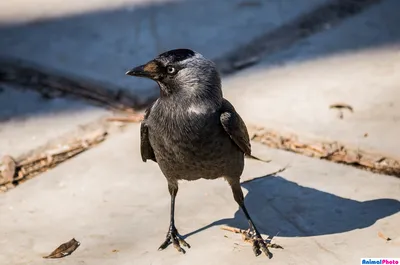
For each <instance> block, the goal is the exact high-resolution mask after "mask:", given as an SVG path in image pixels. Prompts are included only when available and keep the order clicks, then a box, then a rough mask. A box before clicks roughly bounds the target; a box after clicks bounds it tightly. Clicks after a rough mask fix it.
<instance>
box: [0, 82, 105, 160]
mask: <svg viewBox="0 0 400 265" xmlns="http://www.w3.org/2000/svg"><path fill="white" fill-rule="evenodd" d="M1 88H2V90H1V91H0V105H1V107H0V146H1V148H0V157H1V156H3V155H6V154H8V155H12V156H14V157H18V156H20V155H23V154H24V153H26V152H28V151H31V150H33V149H35V148H38V147H40V146H43V145H45V144H46V143H47V142H49V140H52V139H56V138H58V137H60V136H63V135H65V134H67V133H69V132H70V131H73V130H75V129H76V128H78V127H79V126H80V125H85V124H87V123H90V122H92V121H95V120H97V119H100V118H102V117H104V116H106V115H110V114H109V113H108V112H107V111H106V110H104V109H102V108H97V107H93V106H90V105H87V104H86V103H83V102H78V101H73V100H68V99H62V98H54V99H45V98H43V97H42V96H41V95H39V94H38V93H36V92H33V91H30V90H25V91H24V90H21V89H15V88H14V87H11V86H9V85H8V86H1Z"/></svg>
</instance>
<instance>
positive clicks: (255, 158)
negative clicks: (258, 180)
mask: <svg viewBox="0 0 400 265" xmlns="http://www.w3.org/2000/svg"><path fill="white" fill-rule="evenodd" d="M246 157H247V158H251V159H254V160H258V161H261V162H264V163H269V162H271V160H265V159H261V158H258V157H256V156H253V155H246Z"/></svg>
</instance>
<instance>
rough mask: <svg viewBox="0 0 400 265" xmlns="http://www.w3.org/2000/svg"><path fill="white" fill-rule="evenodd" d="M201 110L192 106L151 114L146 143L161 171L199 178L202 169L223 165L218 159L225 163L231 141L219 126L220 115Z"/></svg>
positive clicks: (213, 168) (211, 168)
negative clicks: (189, 173) (187, 174)
mask: <svg viewBox="0 0 400 265" xmlns="http://www.w3.org/2000/svg"><path fill="white" fill-rule="evenodd" d="M191 107H192V108H191ZM201 111H202V110H201V109H200V108H195V107H194V106H189V107H188V108H186V109H175V110H173V111H170V112H166V111H165V110H164V111H163V112H161V110H158V109H155V110H154V111H152V114H151V116H150V117H149V140H150V143H151V145H152V147H153V149H154V153H155V155H156V158H157V161H158V163H159V165H160V167H161V168H162V169H163V171H174V174H177V175H180V174H182V175H183V174H185V172H187V171H188V170H190V171H191V172H192V173H191V174H192V176H193V177H195V175H196V172H197V175H198V177H203V176H202V175H203V174H204V173H205V171H204V170H209V171H210V170H218V166H223V165H224V164H225V163H224V161H222V160H226V158H227V155H226V153H227V152H229V151H230V150H229V149H230V148H232V141H231V140H230V138H229V136H228V135H227V134H226V133H225V131H224V129H223V127H222V125H221V123H220V114H219V113H218V112H216V111H209V112H201ZM207 174H208V175H212V172H207Z"/></svg>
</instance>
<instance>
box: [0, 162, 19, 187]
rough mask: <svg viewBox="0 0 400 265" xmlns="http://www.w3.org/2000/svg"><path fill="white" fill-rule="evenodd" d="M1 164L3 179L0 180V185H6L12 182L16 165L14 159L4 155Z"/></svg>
mask: <svg viewBox="0 0 400 265" xmlns="http://www.w3.org/2000/svg"><path fill="white" fill-rule="evenodd" d="M1 164H2V165H3V166H2V167H3V168H2V170H1V173H2V175H3V179H2V178H0V184H7V183H10V182H12V181H13V179H14V175H15V169H16V163H15V161H14V159H13V158H12V157H11V156H9V155H5V156H3V158H2V159H1Z"/></svg>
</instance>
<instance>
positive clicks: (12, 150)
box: [0, 0, 400, 265]
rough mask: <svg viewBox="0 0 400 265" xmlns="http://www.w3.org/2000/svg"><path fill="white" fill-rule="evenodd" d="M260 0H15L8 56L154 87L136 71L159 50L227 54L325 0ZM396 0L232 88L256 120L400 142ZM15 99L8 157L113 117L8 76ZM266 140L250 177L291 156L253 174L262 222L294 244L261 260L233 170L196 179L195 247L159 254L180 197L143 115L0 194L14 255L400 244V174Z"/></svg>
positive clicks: (308, 253)
mask: <svg viewBox="0 0 400 265" xmlns="http://www.w3.org/2000/svg"><path fill="white" fill-rule="evenodd" d="M245 2H246V1H220V2H219V1H218V2H216V1H199V0H197V1H195V0H192V1H169V2H167V1H151V3H150V4H149V1H147V2H146V3H147V4H143V3H144V1H140V0H137V1H134V0H118V1H114V2H113V3H112V4H110V3H109V1H108V2H107V3H106V1H104V0H99V1H86V2H79V3H78V1H76V3H75V1H74V3H71V2H68V4H66V3H65V1H58V0H57V1H53V2H49V1H48V0H40V4H37V5H34V6H33V5H32V1H25V0H18V1H16V2H13V3H15V5H17V4H18V5H20V4H25V3H26V4H27V5H28V6H26V7H29V8H24V9H22V8H16V7H15V5H14V4H11V3H8V2H7V3H1V4H0V15H1V16H0V17H1V18H2V20H1V21H2V23H3V24H2V25H1V28H0V34H1V35H2V36H4V37H3V38H0V53H1V55H8V56H15V57H19V58H22V59H25V60H28V61H34V62H36V63H38V64H41V65H44V66H46V67H50V68H54V69H57V70H61V71H63V72H64V73H72V74H75V75H79V76H83V77H89V78H91V79H96V80H99V81H107V82H110V83H113V84H116V85H119V86H121V85H122V86H125V87H128V88H129V89H131V91H132V92H137V93H141V95H143V96H144V97H146V96H148V95H149V94H151V93H154V91H153V90H152V87H153V86H154V84H152V83H150V82H147V83H146V82H144V81H141V80H140V79H133V78H128V77H127V78H125V77H124V76H123V73H124V71H125V70H126V68H129V67H130V66H132V65H136V64H137V63H142V62H143V61H146V60H148V59H150V58H151V57H153V56H154V55H155V54H156V53H157V52H158V51H159V50H161V49H167V48H172V47H174V48H175V47H176V46H187V47H192V48H193V49H197V50H199V51H201V52H202V53H204V54H205V55H206V56H208V57H211V58H214V57H218V56H220V55H222V53H224V52H226V51H227V50H230V49H233V48H235V47H238V46H240V45H241V44H243V43H246V42H247V41H249V38H250V39H251V38H252V37H254V36H257V35H259V34H260V33H265V31H268V30H272V29H273V28H275V27H277V26H280V25H282V24H284V23H285V22H286V21H288V20H290V19H291V18H293V17H296V16H297V15H298V14H300V13H302V12H305V11H307V10H309V9H311V8H312V7H314V6H316V5H319V4H321V3H323V2H326V1H322V0H315V1H314V0H313V1H301V2H302V4H299V2H300V1H296V3H297V4H296V5H293V3H294V1H293V0H292V1H289V0H287V1H265V2H262V1H252V2H249V1H247V2H246V3H247V4H246V3H245ZM243 3H245V4H243ZM249 3H250V4H249ZM29 5H32V6H29ZM54 5H55V6H57V8H54ZM42 7H43V8H42ZM238 7H240V8H238ZM283 9H284V10H286V11H285V12H279V11H278V10H283ZM187 10H190V11H191V12H183V11H187ZM193 10H195V11H193ZM397 10H398V5H396V1H395V0H384V1H382V2H381V4H378V5H375V6H372V7H371V8H369V9H368V10H366V11H365V12H363V13H361V14H359V15H357V16H355V17H353V18H350V19H348V20H346V21H343V22H342V23H341V24H340V25H339V26H337V27H335V28H332V29H330V30H325V31H324V32H321V33H319V34H316V35H314V36H312V37H310V38H308V39H306V40H303V41H301V42H298V44H296V45H294V46H293V47H292V48H290V49H288V50H285V51H282V52H278V53H276V54H274V55H273V56H272V57H268V58H263V60H262V62H261V63H260V64H258V65H256V66H254V67H252V68H249V69H247V70H245V71H242V72H239V73H237V74H235V75H233V76H230V77H227V78H224V80H223V83H224V92H225V95H226V97H227V98H229V99H230V100H231V101H232V102H233V103H234V105H235V106H236V107H237V109H238V110H239V112H240V113H241V115H242V116H243V117H244V118H245V121H246V122H247V123H248V124H257V125H260V126H264V127H269V128H275V129H279V130H281V131H284V130H289V131H296V133H298V134H311V135H314V136H317V137H326V138H329V139H334V140H340V141H345V142H349V143H350V144H354V145H358V146H359V147H362V148H364V147H365V148H373V149H375V150H378V151H382V152H388V153H391V154H394V155H397V154H398V150H397V148H396V144H397V140H398V139H397V138H398V137H397V135H398V124H397V123H398V122H397V118H398V117H397V116H396V115H397V112H396V111H398V110H399V106H400V103H399V98H398V96H397V95H398V94H397V90H396V89H395V88H396V87H397V86H396V85H397V82H398V81H399V80H398V75H397V74H396V69H398V68H399V65H398V63H397V61H396V58H397V57H396V56H398V46H396V43H397V38H398V37H399V36H400V34H399V31H398V27H397V25H398V17H397V13H398V12H396V11H397ZM138 21H139V22H140V23H139V22H138ZM127 25H128V26H127ZM138 25H139V26H138ZM154 25H157V28H156V31H154V27H155V26H154ZM248 25H251V27H247V26H248ZM195 26H196V32H194V31H192V29H193V27H195ZM249 28H251V30H250V29H249ZM327 28H329V25H327ZM154 32H156V34H155V33H154ZM134 34H136V35H134ZM154 34H155V35H154ZM157 34H158V35H157ZM174 34H176V35H174ZM133 35H134V36H135V37H133ZM171 36H174V37H171ZM175 36H176V38H175ZM157 38H158V39H157ZM49 39H51V40H53V41H49ZM211 40H212V41H211ZM139 51H140V52H139ZM367 91H368V92H367ZM337 101H340V102H344V103H347V104H350V105H352V106H353V107H354V113H347V112H345V113H344V118H343V119H338V118H337V115H336V112H335V110H329V105H330V104H333V103H336V102H337ZM0 103H1V104H0V119H1V121H0V122H1V123H0V126H1V127H0V149H1V150H0V154H2V153H8V154H10V155H13V156H16V155H19V154H21V153H23V152H25V151H30V150H31V149H32V148H35V147H36V146H38V145H41V144H42V143H44V142H46V139H48V140H52V139H53V138H57V137H58V136H59V135H60V134H64V133H65V132H68V131H70V130H72V129H74V128H76V127H78V126H79V125H80V124H83V123H86V122H90V121H93V120H95V119H98V118H99V117H101V116H103V115H108V114H109V112H108V111H105V110H103V109H100V108H97V107H92V106H89V105H87V103H86V102H78V101H71V100H66V99H51V100H44V99H42V98H41V97H39V96H38V95H36V94H35V93H33V92H28V91H25V92H21V91H19V90H14V89H13V88H10V87H4V88H3V91H2V92H1V93H0ZM364 133H368V137H364V136H363V135H364ZM360 135H361V136H362V138H361V136H360ZM33 136H36V138H35V140H34V141H29V139H31V138H30V137H33ZM50 138H51V139H50ZM252 145H253V153H254V154H256V155H257V156H260V157H262V158H266V159H268V158H270V159H272V162H271V163H261V162H258V161H253V160H248V161H246V169H245V172H244V173H243V177H242V179H243V181H245V180H250V179H252V178H255V177H261V176H265V175H266V174H269V173H271V172H274V171H277V170H278V169H281V168H283V167H285V166H287V165H289V167H288V168H287V169H286V170H285V171H283V172H281V173H279V174H278V175H276V176H270V177H266V178H262V179H258V180H252V181H251V182H246V183H243V185H242V187H243V189H244V190H245V195H246V204H247V205H248V208H249V211H250V214H251V215H252V216H253V218H254V221H255V223H256V224H257V225H258V226H259V229H260V230H261V232H262V233H263V234H265V235H271V236H275V237H274V239H273V242H274V243H277V244H280V245H282V246H283V247H284V249H283V250H272V252H273V254H274V257H273V259H271V260H268V259H267V258H266V257H264V256H261V257H257V258H256V257H254V255H253V252H252V250H251V246H250V245H248V244H246V243H243V242H242V240H241V237H240V235H237V234H233V233H230V232H226V231H223V230H221V229H220V227H221V225H224V224H227V225H230V226H235V227H240V228H243V229H246V228H247V226H246V221H245V218H244V215H243V214H242V212H241V211H240V210H239V209H238V206H237V205H236V203H235V202H234V200H233V197H232V194H231V191H230V188H229V186H228V184H227V183H226V182H225V181H223V180H215V181H204V180H200V181H196V182H193V183H189V182H182V183H181V185H180V190H179V193H178V197H177V210H176V223H177V228H178V229H179V231H180V233H181V234H183V235H186V236H187V241H188V242H189V243H190V244H191V245H192V248H191V249H189V250H188V251H187V254H186V255H182V254H180V253H178V252H177V251H176V250H175V249H174V248H173V247H169V248H168V249H166V250H164V251H162V252H159V251H157V248H158V246H159V245H160V244H161V242H162V241H163V239H164V236H165V234H166V231H167V228H168V221H169V204H170V198H169V195H168V190H167V184H166V181H165V179H164V177H163V176H162V173H161V172H160V170H159V169H158V166H157V164H155V163H153V162H148V163H143V162H142V161H141V158H140V154H139V151H138V150H139V125H138V124H134V125H131V126H128V127H127V128H126V129H125V130H123V131H122V132H119V133H117V132H115V133H113V134H112V135H110V136H109V137H108V138H107V140H106V141H105V142H103V143H101V144H100V145H99V146H97V147H95V148H93V149H90V150H89V151H86V152H84V153H83V154H81V155H79V156H77V157H75V158H73V159H70V160H68V161H66V162H64V163H62V164H60V165H59V166H57V167H56V168H54V169H51V170H49V171H48V172H45V173H43V174H40V175H39V176H37V177H35V178H33V179H31V180H29V181H26V182H25V183H23V184H21V185H19V186H17V187H16V188H15V189H11V190H9V191H8V192H6V193H4V194H0V212H1V214H0V249H1V251H0V264H1V265H3V264H4V265H8V264H10V265H11V264H12V265H19V264H21V265H22V264H24V265H25V264H29V265H31V264H32V265H35V264H81V265H83V264H97V265H108V264H110V265H111V264H121V265H124V264H165V265H168V264H194V265H195V264H265V263H270V264H296V265H297V264H329V263H342V264H357V263H358V262H359V261H360V258H362V257H400V256H399V253H400V228H399V226H398V224H399V223H400V213H399V211H400V181H399V179H398V178H395V177H390V176H385V175H378V174H373V173H370V172H366V171H361V170H358V169H356V168H352V167H348V166H344V165H340V164H334V163H330V162H326V161H321V160H316V159H312V158H307V157H304V156H300V155H295V154H292V153H287V152H283V151H278V150H271V149H269V148H266V147H265V146H263V145H260V144H257V143H253V144H252ZM3 150H5V151H3ZM378 233H382V234H384V235H386V236H388V237H390V238H391V239H392V240H391V241H386V240H384V239H382V238H381V237H379V236H378ZM72 238H76V239H77V240H78V241H80V242H81V246H80V247H79V248H78V249H77V250H76V251H75V252H74V253H73V254H72V255H71V256H68V257H65V258H63V259H58V260H46V259H43V258H42V256H44V255H47V254H49V253H50V252H51V251H53V250H54V249H55V248H56V247H58V246H59V245H60V244H61V243H64V242H66V241H68V240H70V239H72Z"/></svg>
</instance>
